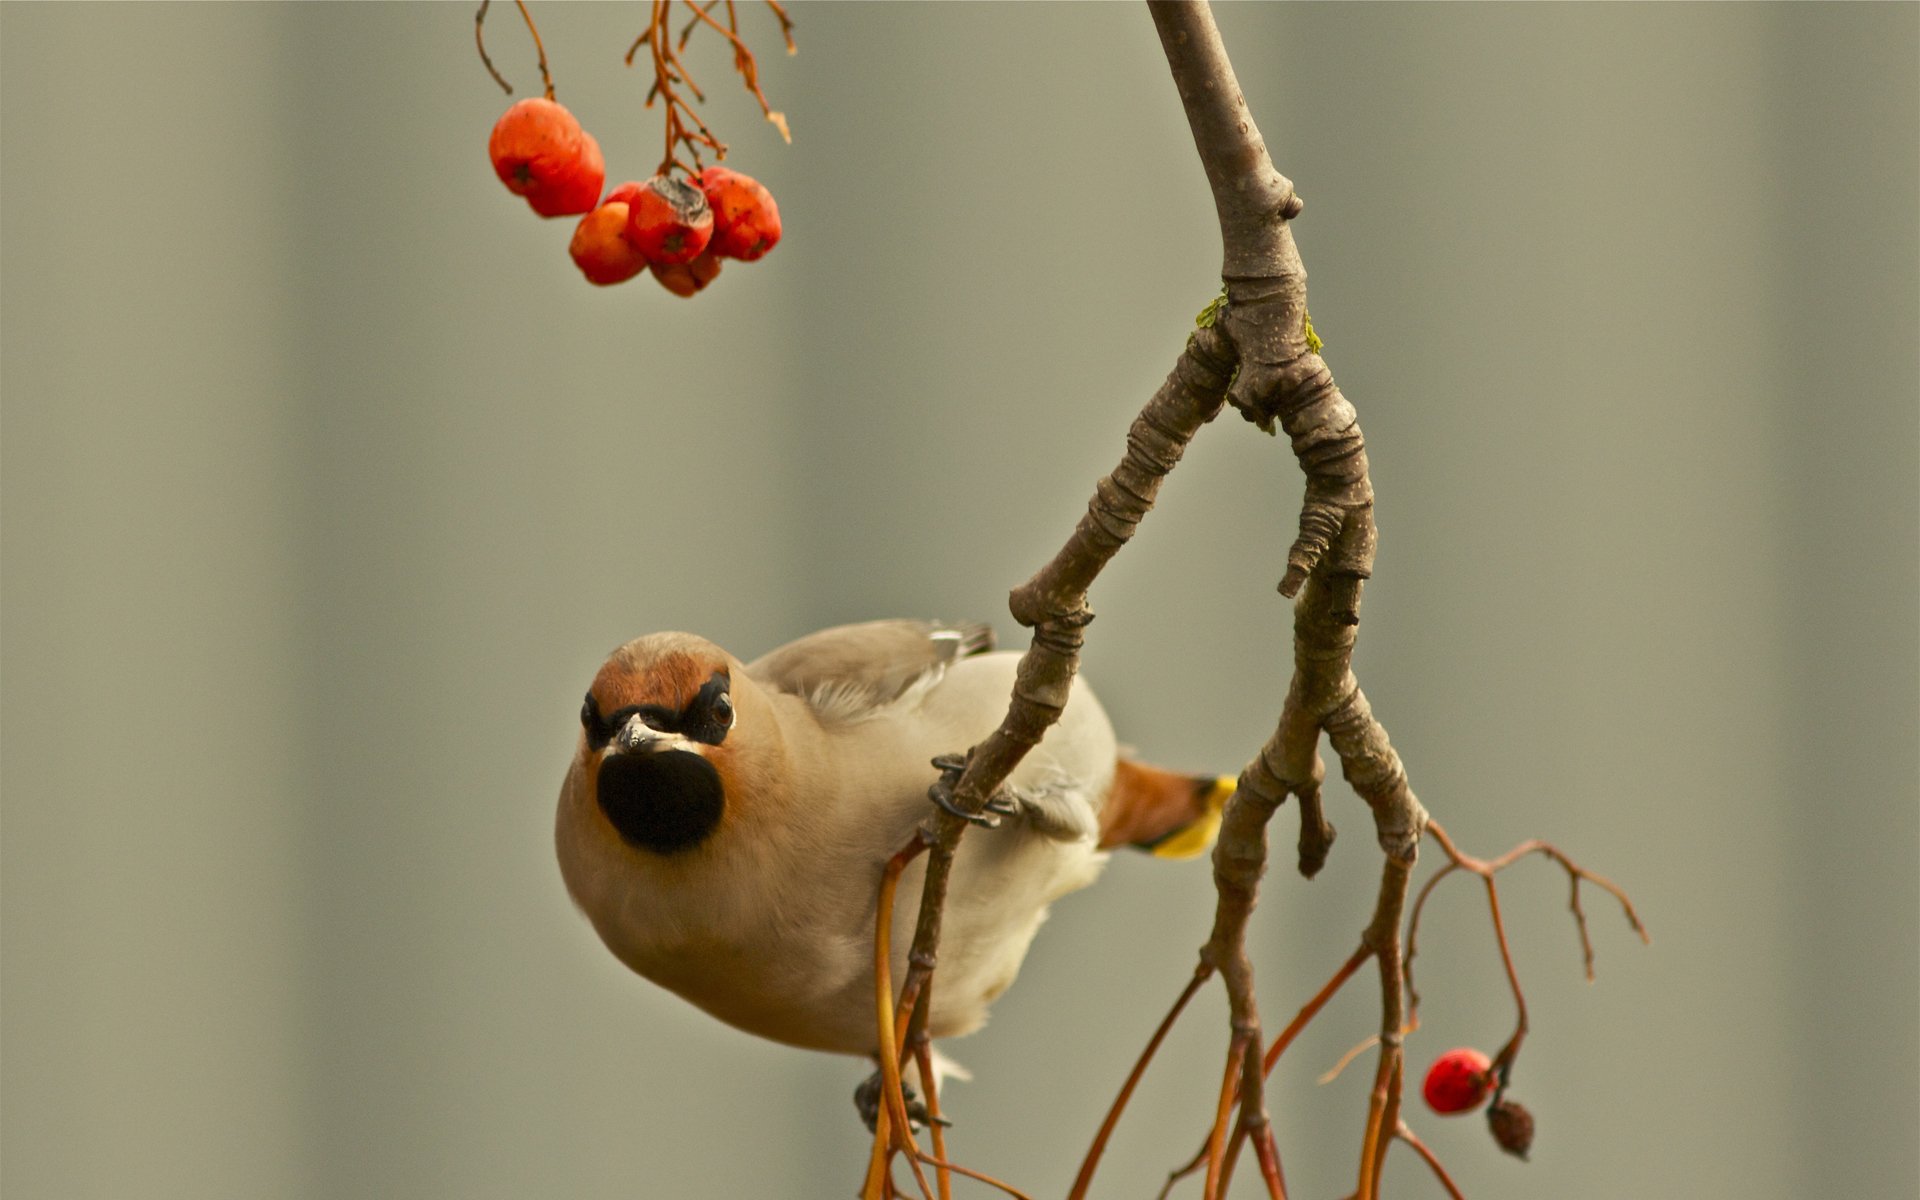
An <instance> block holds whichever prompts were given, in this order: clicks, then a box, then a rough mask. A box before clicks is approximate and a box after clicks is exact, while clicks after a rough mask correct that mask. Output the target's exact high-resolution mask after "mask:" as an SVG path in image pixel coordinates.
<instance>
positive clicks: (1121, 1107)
mask: <svg viewBox="0 0 1920 1200" xmlns="http://www.w3.org/2000/svg"><path fill="white" fill-rule="evenodd" d="M1212 974H1213V970H1212V968H1210V967H1208V966H1207V965H1206V964H1205V963H1202V964H1201V965H1200V966H1199V967H1197V968H1195V970H1194V972H1193V978H1192V979H1189V980H1188V981H1187V986H1186V987H1184V988H1182V989H1181V991H1180V998H1179V999H1177V1000H1175V1001H1174V1002H1173V1007H1172V1008H1171V1009H1169V1010H1168V1012H1167V1015H1166V1016H1165V1017H1163V1018H1162V1019H1161V1021H1160V1025H1159V1027H1158V1028H1156V1029H1155V1030H1154V1031H1153V1036H1152V1037H1151V1038H1148V1039H1147V1048H1146V1049H1145V1050H1142V1051H1141V1052H1140V1057H1139V1058H1138V1059H1136V1060H1135V1061H1134V1064H1133V1070H1131V1071H1129V1072H1127V1080H1126V1082H1125V1083H1123V1084H1121V1085H1120V1094H1119V1095H1117V1096H1115V1097H1114V1098H1113V1105H1112V1107H1110V1108H1108V1109H1107V1116H1106V1119H1105V1120H1103V1121H1101V1122H1100V1130H1099V1132H1097V1133H1095V1134H1094V1135H1093V1144H1092V1145H1091V1146H1089V1147H1087V1156H1086V1158H1085V1159H1083V1160H1082V1161H1081V1163H1080V1173H1079V1174H1078V1175H1077V1176H1075V1177H1074V1180H1073V1190H1072V1191H1071V1192H1068V1193H1067V1200H1085V1197H1086V1194H1087V1189H1088V1188H1089V1187H1092V1186H1093V1173H1094V1171H1096V1170H1097V1169H1099V1166H1100V1156H1101V1155H1102V1154H1104V1153H1105V1152H1106V1149H1107V1139H1109V1138H1111V1137H1112V1136H1113V1130H1114V1126H1116V1125H1118V1124H1119V1123H1120V1114H1121V1113H1122V1112H1124V1111H1125V1110H1126V1107H1127V1101H1129V1100H1131V1099H1132V1098H1133V1089H1134V1088H1135V1087H1136V1086H1138V1085H1139V1083H1140V1078H1141V1076H1143V1075H1145V1074H1146V1073H1147V1064H1148V1063H1151V1062H1152V1061H1153V1056H1154V1054H1155V1053H1156V1052H1157V1051H1158V1050H1159V1049H1160V1043H1161V1042H1164V1041H1166V1039H1167V1033H1168V1032H1169V1031H1170V1030H1171V1029H1172V1028H1173V1023H1174V1022H1175V1021H1177V1020H1179V1019H1180V1014H1181V1013H1182V1012H1184V1011H1185V1010H1186V1007H1187V1001H1189V1000H1191V999H1193V996H1194V993H1195V992H1198V991H1199V990H1200V985H1201V984H1203V983H1205V982H1206V981H1207V979H1208V977H1209V976H1211V975H1212Z"/></svg>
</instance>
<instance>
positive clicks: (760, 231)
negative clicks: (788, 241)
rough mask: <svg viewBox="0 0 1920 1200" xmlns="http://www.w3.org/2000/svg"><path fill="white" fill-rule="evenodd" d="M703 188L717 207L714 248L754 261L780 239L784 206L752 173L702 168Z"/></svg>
mask: <svg viewBox="0 0 1920 1200" xmlns="http://www.w3.org/2000/svg"><path fill="white" fill-rule="evenodd" d="M699 184H700V190H701V191H702V192H704V193H706V197H707V203H708V204H709V205H710V206H712V208H713V252H714V253H715V254H718V255H720V256H721V257H723V258H737V259H740V260H741V261H742V262H752V261H753V260H754V259H756V258H759V257H761V256H762V255H764V254H766V252H767V251H769V250H771V249H773V248H774V246H775V245H777V244H778V243H779V241H780V207H779V206H778V205H776V204H775V203H774V202H773V193H772V192H770V191H768V190H767V188H766V185H765V184H763V183H761V182H760V181H759V180H757V179H755V178H754V177H753V176H751V175H742V174H741V173H740V172H738V171H734V170H729V169H728V168H726V167H708V168H707V169H706V170H704V171H702V172H700V175H699Z"/></svg>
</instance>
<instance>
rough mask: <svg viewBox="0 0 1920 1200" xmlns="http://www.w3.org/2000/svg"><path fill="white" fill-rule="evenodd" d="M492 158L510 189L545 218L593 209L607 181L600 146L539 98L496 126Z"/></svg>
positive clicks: (489, 144) (565, 114) (490, 148)
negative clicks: (601, 188)
mask: <svg viewBox="0 0 1920 1200" xmlns="http://www.w3.org/2000/svg"><path fill="white" fill-rule="evenodd" d="M487 157H488V158H489V159H491V160H492V161H493V172H494V174H495V175H498V176H499V177H500V182H502V183H504V184H506V185H507V190H508V191H510V192H512V193H513V194H514V195H516V196H524V197H526V200H527V203H528V204H529V205H531V206H532V208H533V211H535V212H537V213H539V214H540V215H541V216H543V217H559V216H572V215H575V214H577V213H584V212H589V211H591V210H592V208H593V206H594V203H595V202H596V201H598V200H599V199H600V185H601V184H602V183H604V182H605V181H606V165H605V163H604V161H603V160H602V159H601V157H600V144H599V143H598V142H596V141H594V139H593V136H592V135H591V134H589V133H587V132H586V131H585V130H584V129H582V128H580V122H578V121H576V120H574V117H573V114H572V113H570V112H568V111H567V110H566V109H565V108H564V107H562V106H561V105H559V104H556V103H555V102H553V101H552V100H548V99H545V98H543V97H539V96H535V97H532V98H530V99H526V100H522V101H520V102H519V103H517V104H515V105H514V106H513V107H511V108H509V109H507V111H506V114H505V115H504V116H502V117H501V118H500V120H499V121H497V122H496V123H495V124H494V127H493V134H492V136H490V137H489V138H488V139H487Z"/></svg>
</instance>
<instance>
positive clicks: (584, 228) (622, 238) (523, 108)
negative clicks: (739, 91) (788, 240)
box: [487, 98, 780, 296]
mask: <svg viewBox="0 0 1920 1200" xmlns="http://www.w3.org/2000/svg"><path fill="white" fill-rule="evenodd" d="M487 154H488V157H490V158H491V159H492V160H493V170H494V174H496V175H498V176H499V177H500V182H502V183H504V184H506V185H507V190H508V191H510V192H512V193H513V194H514V195H516V196H524V197H526V200H527V204H528V205H529V206H531V207H532V209H533V211H534V212H537V213H539V214H540V215H541V216H543V217H561V216H574V215H578V214H582V213H584V214H585V215H584V216H582V217H581V219H580V224H579V227H578V228H576V229H575V230H574V231H573V241H572V243H571V244H570V245H569V246H568V247H567V251H568V253H570V254H571V255H573V261H574V263H575V264H576V265H578V266H579V268H580V271H581V273H582V274H584V275H585V276H586V277H587V280H588V281H589V282H591V283H598V284H611V283H622V282H625V281H626V280H629V279H632V278H633V277H634V276H635V275H638V274H639V273H640V272H641V271H644V270H647V269H648V268H651V269H652V270H653V277H654V278H655V279H657V280H659V281H660V284H661V286H662V287H664V288H666V289H667V290H668V291H670V292H672V293H673V294H674V295H676V296H691V295H693V294H694V293H695V292H697V291H699V290H700V289H701V288H704V287H706V286H707V285H708V284H709V283H712V282H713V279H714V277H715V276H717V275H719V274H720V260H721V259H723V258H737V259H740V260H741V261H742V262H752V261H753V260H754V259H757V258H759V257H761V256H762V255H764V254H766V252H767V251H769V250H771V249H773V247H774V246H775V244H777V243H778V242H779V241H780V210H779V208H777V207H776V206H775V205H774V202H773V193H772V192H769V191H768V190H767V189H766V187H765V186H764V185H762V184H761V183H760V182H759V181H758V180H755V179H753V178H752V177H751V176H747V175H742V174H740V173H739V172H738V171H730V170H728V169H727V168H725V167H708V168H707V169H706V170H704V171H702V172H700V173H699V174H698V175H696V176H694V177H693V182H692V183H687V182H683V181H681V180H678V179H674V178H672V177H671V176H668V175H655V176H654V177H653V178H652V179H649V180H647V181H646V182H645V183H623V184H621V185H619V186H618V187H616V188H614V189H613V190H612V191H611V192H608V193H607V197H606V199H605V200H601V199H600V188H601V186H602V185H603V184H605V183H606V177H607V168H606V162H605V160H603V159H602V158H601V156H600V143H598V142H596V141H594V139H593V135H592V134H590V133H588V132H587V131H586V130H585V129H582V128H581V127H580V122H579V121H577V120H575V119H574V116H573V114H572V113H570V112H568V111H567V110H566V109H565V108H563V107H561V106H560V105H559V104H556V103H555V102H553V101H552V100H544V99H539V98H534V99H531V100H522V101H520V102H519V103H518V104H515V105H514V106H513V107H512V108H509V109H508V110H507V113H506V115H505V116H503V117H501V118H500V121H499V123H498V124H496V125H495V126H494V127H493V136H492V137H491V138H489V139H488V141H487Z"/></svg>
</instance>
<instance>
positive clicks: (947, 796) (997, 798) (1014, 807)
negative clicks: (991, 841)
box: [927, 760, 1020, 829]
mask: <svg viewBox="0 0 1920 1200" xmlns="http://www.w3.org/2000/svg"><path fill="white" fill-rule="evenodd" d="M936 761H937V760H936ZM927 799H929V800H931V801H933V802H934V803H935V804H936V805H938V806H940V807H941V808H943V809H945V810H946V811H947V812H950V813H952V814H953V815H954V816H956V817H959V818H960V819H961V820H962V821H965V822H967V823H968V824H970V825H978V826H980V828H982V829H998V828H1000V820H1001V818H1003V817H1011V816H1013V815H1014V814H1015V813H1017V812H1019V811H1020V806H1019V805H1018V804H1016V803H1015V802H1014V799H1013V797H1011V796H1009V795H1007V794H1006V793H1005V792H995V793H994V794H993V797H992V798H991V799H989V800H988V801H987V803H986V807H984V808H982V809H981V810H980V811H979V812H977V813H976V812H968V811H967V810H966V809H964V808H961V807H960V806H959V805H957V804H955V803H954V802H953V785H952V784H951V783H949V782H948V781H947V780H946V779H944V778H942V779H940V780H939V781H938V782H936V783H935V784H934V785H933V786H932V787H930V788H928V789H927Z"/></svg>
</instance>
